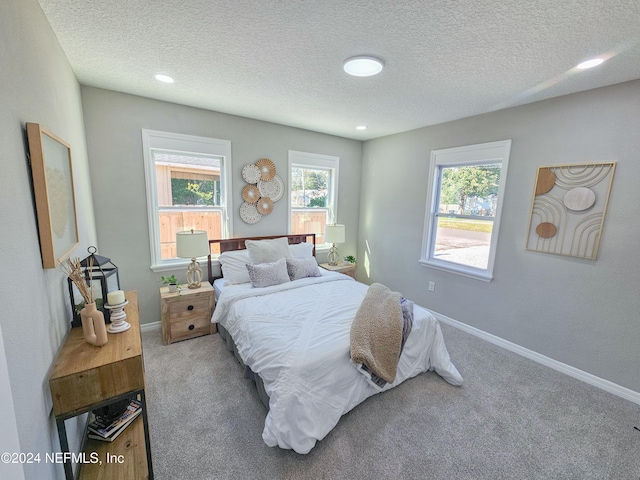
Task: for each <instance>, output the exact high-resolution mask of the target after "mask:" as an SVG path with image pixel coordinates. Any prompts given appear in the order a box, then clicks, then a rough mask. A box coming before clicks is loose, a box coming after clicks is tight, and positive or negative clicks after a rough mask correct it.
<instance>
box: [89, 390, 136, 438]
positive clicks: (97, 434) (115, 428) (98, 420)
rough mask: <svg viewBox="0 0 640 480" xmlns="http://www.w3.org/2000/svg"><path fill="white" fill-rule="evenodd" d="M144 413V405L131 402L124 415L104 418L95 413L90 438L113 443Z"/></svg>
mask: <svg viewBox="0 0 640 480" xmlns="http://www.w3.org/2000/svg"><path fill="white" fill-rule="evenodd" d="M140 413H142V404H141V403H140V402H139V401H138V400H134V399H132V400H130V401H129V404H128V405H127V407H126V408H125V409H124V411H123V412H122V413H120V414H119V415H116V416H115V417H110V418H107V417H103V416H101V415H99V414H96V413H95V412H93V413H92V414H91V418H90V419H89V427H88V428H89V438H93V439H94V440H101V441H103V442H113V441H114V440H115V438H116V437H117V436H118V435H120V434H121V433H122V432H123V431H124V430H125V429H126V428H127V427H128V426H129V424H130V423H131V422H133V420H134V419H135V418H136V417H137V416H138V415H140Z"/></svg>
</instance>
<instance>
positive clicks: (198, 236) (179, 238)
mask: <svg viewBox="0 0 640 480" xmlns="http://www.w3.org/2000/svg"><path fill="white" fill-rule="evenodd" d="M176 250H177V252H176V255H177V256H178V257H179V258H196V257H204V256H205V255H209V238H208V237H207V232H205V231H204V230H185V231H184V232H178V233H176Z"/></svg>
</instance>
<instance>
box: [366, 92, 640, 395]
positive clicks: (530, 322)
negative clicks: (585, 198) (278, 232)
mask: <svg viewBox="0 0 640 480" xmlns="http://www.w3.org/2000/svg"><path fill="white" fill-rule="evenodd" d="M638 132H640V81H633V82H628V83H624V84H620V85H615V86H611V87H606V88H601V89H597V90H592V91H589V92H583V93H579V94H574V95H569V96H565V97H560V98H557V99H552V100H547V101H543V102H538V103H534V104H531V105H525V106H522V107H517V108H511V109H508V110H502V111H498V112H494V113H490V114H486V115H481V116H477V117H472V118H467V119H463V120H459V121H455V122H450V123H446V124H441V125H437V126H433V127H426V128H421V129H418V130H413V131H410V132H405V133H402V134H398V135H393V136H389V137H384V138H379V139H376V140H371V141H368V142H365V145H364V149H363V164H362V173H363V179H362V185H363V186H362V197H361V200H360V205H361V213H360V230H359V239H358V242H359V243H358V254H359V258H363V257H364V254H365V251H366V250H367V244H368V252H367V253H368V255H369V258H370V269H369V276H368V277H367V275H366V271H365V268H364V264H363V262H361V263H360V264H359V267H358V277H359V279H362V280H365V279H366V281H368V282H373V281H377V282H382V283H385V284H388V285H391V286H393V288H395V289H397V290H399V291H401V292H402V293H404V294H405V295H407V296H408V297H410V298H412V299H414V300H415V301H416V302H417V303H419V304H422V305H424V306H425V307H427V308H429V309H431V310H434V311H436V312H438V313H441V314H443V315H446V316H448V317H450V318H453V319H455V320H458V321H461V322H464V323H466V324H468V325H471V326H473V327H476V328H479V329H480V330H483V331H486V332H489V333H491V334H493V335H497V336H498V337H501V338H503V339H506V340H508V341H511V342H513V343H515V344H518V345H521V346H523V347H525V348H528V349H531V350H534V351H536V352H539V353H541V354H543V355H546V356H548V357H550V358H553V359H555V360H558V361H560V362H562V363H565V364H568V365H571V366H573V367H576V368H578V369H581V370H583V371H586V372H588V373H591V374H593V375H596V376H598V377H601V378H604V379H606V380H609V381H612V382H614V383H616V384H619V385H621V386H623V387H627V388H629V389H632V390H634V391H636V392H640V375H638V365H640V348H639V344H638V340H639V339H640V322H638V312H639V311H640V295H639V294H638V287H639V286H640V250H639V249H638V240H639V239H640V228H639V227H638V219H639V218H640V201H639V200H640V195H639V193H638V183H637V179H638V178H640V161H639V159H638V155H639V153H638V152H640V135H639V134H638ZM503 139H512V140H513V143H512V148H511V157H510V163H509V173H508V179H507V187H506V193H505V198H504V209H503V213H502V223H501V225H500V239H499V242H498V251H497V257H496V263H495V270H494V280H493V281H492V282H491V283H486V282H482V281H479V280H474V279H470V278H466V277H463V276H460V275H455V274H452V273H447V272H443V271H439V270H435V269H431V268H428V267H424V266H421V265H420V264H418V258H419V257H420V252H421V242H422V234H423V226H424V215H425V206H426V192H427V178H428V167H429V158H430V152H431V150H433V149H439V148H447V147H455V146H461V145H469V144H476V143H483V142H489V141H494V140H503ZM600 161H615V162H618V165H617V170H616V173H615V178H614V182H613V187H612V192H611V197H610V202H609V208H608V212H607V216H606V220H605V224H604V233H603V236H602V240H601V245H600V251H599V256H598V259H597V261H588V260H578V259H574V258H570V257H561V256H557V255H550V254H542V253H536V252H530V251H526V250H525V248H524V247H525V241H526V234H527V230H528V221H529V209H530V206H531V197H532V193H533V184H534V181H535V178H536V170H537V167H538V166H541V165H550V164H551V165H553V164H566V163H588V162H600ZM389 232H393V233H392V234H390V233H389ZM430 280H432V281H435V282H436V289H435V292H433V293H432V292H428V291H427V287H426V286H427V282H428V281H430ZM455 354H456V352H452V355H453V356H454V357H455ZM459 354H460V355H463V354H464V353H463V352H460V353H459ZM462 373H463V374H464V372H462Z"/></svg>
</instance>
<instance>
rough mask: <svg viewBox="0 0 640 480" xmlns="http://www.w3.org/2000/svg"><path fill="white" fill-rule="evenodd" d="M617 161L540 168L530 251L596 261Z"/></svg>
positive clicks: (529, 237) (528, 248) (531, 226)
mask: <svg viewBox="0 0 640 480" xmlns="http://www.w3.org/2000/svg"><path fill="white" fill-rule="evenodd" d="M615 168H616V163H615V162H605V163H590V164H576V165H556V166H546V167H540V168H538V174H537V176H536V183H535V189H534V193H533V200H532V202H531V215H530V217H529V233H528V236H527V250H533V251H536V252H544V253H554V254H557V255H567V256H571V257H577V258H584V259H588V260H595V259H596V258H597V256H598V249H599V247H600V238H601V236H602V229H603V226H604V217H605V213H606V211H607V205H608V203H609V194H610V192H611V185H612V183H613V174H614V172H615Z"/></svg>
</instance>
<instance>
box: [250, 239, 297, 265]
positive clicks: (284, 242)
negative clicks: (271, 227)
mask: <svg viewBox="0 0 640 480" xmlns="http://www.w3.org/2000/svg"><path fill="white" fill-rule="evenodd" d="M244 244H245V246H246V247H247V251H248V252H249V258H250V259H251V263H253V264H256V263H270V262H275V261H276V260H280V259H281V258H287V257H288V256H289V239H287V237H280V238H274V239H273V240H245V242H244Z"/></svg>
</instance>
